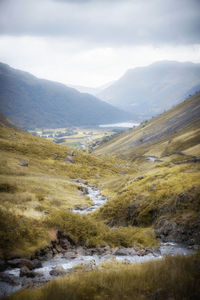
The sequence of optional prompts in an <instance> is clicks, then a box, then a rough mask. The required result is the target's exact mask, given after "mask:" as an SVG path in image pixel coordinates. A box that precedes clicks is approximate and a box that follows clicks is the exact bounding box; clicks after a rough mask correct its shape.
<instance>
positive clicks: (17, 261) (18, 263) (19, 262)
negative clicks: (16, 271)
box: [8, 258, 34, 270]
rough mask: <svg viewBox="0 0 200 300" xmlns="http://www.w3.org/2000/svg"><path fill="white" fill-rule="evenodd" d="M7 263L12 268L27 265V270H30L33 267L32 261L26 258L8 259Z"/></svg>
mask: <svg viewBox="0 0 200 300" xmlns="http://www.w3.org/2000/svg"><path fill="white" fill-rule="evenodd" d="M8 265H9V266H10V267H12V268H21V267H27V268H28V269H29V270H32V269H33V268H34V263H33V262H32V261H31V260H29V259H26V258H16V259H12V260H8Z"/></svg>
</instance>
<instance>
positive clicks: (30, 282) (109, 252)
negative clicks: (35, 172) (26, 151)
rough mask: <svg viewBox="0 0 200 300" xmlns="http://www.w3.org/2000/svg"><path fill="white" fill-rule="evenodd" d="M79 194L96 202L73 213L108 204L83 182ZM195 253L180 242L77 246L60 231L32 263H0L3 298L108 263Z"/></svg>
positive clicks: (132, 261) (0, 290)
mask: <svg viewBox="0 0 200 300" xmlns="http://www.w3.org/2000/svg"><path fill="white" fill-rule="evenodd" d="M78 182H79V184H80V191H81V193H83V194H84V195H87V196H88V197H90V199H91V200H92V201H93V205H92V206H91V207H89V208H88V207H85V208H83V207H77V208H75V209H74V210H73V212H74V213H80V214H83V213H84V214H87V213H89V212H91V211H94V210H96V209H98V208H99V207H100V206H101V205H103V204H104V203H105V201H107V198H106V197H104V196H102V195H101V192H100V190H98V189H97V188H96V187H91V186H88V185H86V184H84V183H82V181H80V180H79V181H78ZM193 252H194V250H192V249H188V248H186V247H185V246H183V245H181V244H177V243H170V242H167V243H161V245H160V247H159V248H158V249H152V248H145V249H141V248H139V247H137V246H134V247H131V248H124V247H116V248H110V247H109V246H105V247H94V248H86V247H80V246H78V245H75V244H74V243H73V241H72V240H71V239H70V237H69V236H68V235H66V234H64V233H63V232H61V231H58V232H57V238H56V240H54V241H52V242H51V245H50V246H48V247H46V248H45V249H42V250H40V251H37V252H36V253H35V255H34V257H32V259H31V260H28V259H22V258H15V259H12V260H8V261H3V262H0V271H1V273H0V297H2V296H5V295H9V294H12V293H14V292H15V291H17V290H19V289H21V288H33V287H38V286H40V285H42V284H44V283H46V282H48V281H49V280H51V279H53V278H56V277H58V276H62V275H66V274H70V273H72V272H76V271H78V270H79V271H80V270H83V271H91V270H94V269H97V268H99V264H100V263H101V262H104V261H107V260H116V261H121V262H122V263H124V264H132V263H142V262H145V261H149V260H154V259H161V258H162V257H164V256H165V255H177V254H180V255H188V254H191V253H193Z"/></svg>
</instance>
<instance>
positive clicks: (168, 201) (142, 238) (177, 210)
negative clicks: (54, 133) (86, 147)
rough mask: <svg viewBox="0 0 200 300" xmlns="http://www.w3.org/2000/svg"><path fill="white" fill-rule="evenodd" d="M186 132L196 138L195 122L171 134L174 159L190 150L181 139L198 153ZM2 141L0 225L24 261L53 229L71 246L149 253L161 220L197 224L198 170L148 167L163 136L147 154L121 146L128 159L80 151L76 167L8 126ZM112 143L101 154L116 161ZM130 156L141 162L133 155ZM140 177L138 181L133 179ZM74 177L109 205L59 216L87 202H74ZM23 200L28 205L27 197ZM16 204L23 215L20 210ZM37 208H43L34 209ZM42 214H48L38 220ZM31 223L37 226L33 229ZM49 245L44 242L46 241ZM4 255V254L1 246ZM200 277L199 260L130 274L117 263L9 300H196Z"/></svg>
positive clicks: (165, 164) (169, 159) (165, 162)
mask: <svg viewBox="0 0 200 300" xmlns="http://www.w3.org/2000/svg"><path fill="white" fill-rule="evenodd" d="M194 99H195V97H194ZM192 101H193V100H192ZM198 101H199V100H198ZM198 101H197V103H198ZM183 105H184V104H183ZM179 107H181V106H179ZM170 113H171V114H172V111H171V112H169V113H168V116H169V114H170ZM166 117H167V116H166ZM162 119H163V117H162V116H161V117H160V118H158V120H159V121H160V122H161V121H162ZM155 120H156V119H155ZM155 120H153V121H152V122H155ZM151 124H152V123H151V122H149V124H147V125H148V126H150V127H151V126H152V125H151ZM156 128H160V126H158V125H157V126H156V123H154V129H156ZM144 129H145V127H143V128H139V129H137V132H138V136H139V138H140V134H142V131H143V130H144ZM188 129H191V130H192V131H193V133H194V136H195V137H196V133H195V132H196V131H195V130H196V129H197V127H196V125H195V122H192V124H191V126H190V125H188V126H187V128H186V127H185V129H184V130H182V129H180V131H179V130H178V132H177V133H175V135H176V136H175V135H174V136H173V142H174V141H176V140H175V138H176V139H180V141H179V143H176V142H175V143H174V145H175V149H174V147H173V150H172V152H174V151H177V147H179V150H178V151H180V150H182V149H183V147H182V145H186V146H187V144H185V139H184V140H183V139H182V134H184V135H185V136H188V137H189V144H188V147H189V148H188V147H185V146H184V151H185V149H186V151H188V150H189V153H190V149H191V147H192V151H193V154H195V155H197V154H198V153H199V146H198V139H196V138H195V139H194V140H193V141H192V142H191V137H192V135H191V134H190V133H189V131H188ZM149 130H150V129H149ZM181 130H182V131H181ZM128 136H129V138H130V140H131V139H132V134H131V135H130V133H125V134H123V136H122V137H123V138H124V137H128ZM171 136H172V135H171ZM171 136H170V138H171ZM0 137H1V140H0V142H1V149H2V155H1V164H0V165H1V170H2V171H1V174H2V177H1V184H2V185H1V195H2V197H1V200H0V201H1V208H2V211H3V212H4V215H3V214H2V215H3V216H5V217H4V218H2V216H1V218H0V220H3V221H4V223H3V226H4V228H7V227H9V226H10V225H13V227H16V228H17V229H18V232H19V233H20V242H21V245H22V246H23V247H24V249H25V250H26V253H28V254H30V248H29V247H30V246H31V247H32V248H31V249H33V248H34V249H37V248H38V247H41V241H42V242H43V241H44V236H46V234H47V231H48V230H50V229H58V228H61V229H64V230H66V231H67V232H68V233H69V234H70V236H71V237H72V238H73V239H74V240H75V241H76V242H77V241H81V242H82V244H85V245H86V244H88V243H89V245H98V244H110V245H111V246H112V245H113V246H115V245H120V244H121V245H124V246H129V245H132V244H139V245H143V246H144V245H146V246H147V245H151V246H154V245H156V243H155V239H154V236H153V234H152V231H151V228H150V226H156V225H157V226H158V223H159V222H160V221H161V220H162V219H163V218H166V219H169V220H173V221H176V222H177V223H178V222H179V223H180V224H186V226H187V224H192V222H195V220H196V219H197V218H198V214H199V208H200V205H199V199H200V197H199V166H198V164H197V163H192V162H191V163H185V164H184V163H183V164H178V165H177V164H175V163H176V162H177V161H180V160H185V159H186V158H185V157H183V156H182V155H180V154H174V155H170V156H166V157H164V158H162V161H161V162H156V163H151V162H148V161H146V159H145V158H144V157H142V156H141V154H147V153H148V151H150V153H151V155H159V154H160V153H162V154H163V149H166V148H164V147H163V143H166V141H167V138H169V137H168V136H166V137H164V141H162V140H161V141H160V140H154V142H153V143H152V144H151V147H150V145H149V144H148V147H147V149H148V150H145V149H144V148H142V147H143V146H144V144H142V145H141V148H139V147H138V148H137V152H136V148H133V149H132V148H130V144H129V147H127V148H126V147H125V148H126V149H127V152H125V151H124V150H123V151H122V152H123V154H124V155H126V157H127V159H126V160H120V159H119V158H115V159H114V158H106V157H103V158H101V157H95V156H92V155H88V154H85V153H81V152H77V155H76V157H75V161H76V163H75V164H73V165H72V164H69V163H66V162H63V158H64V157H65V156H66V153H67V152H68V148H66V147H61V146H58V145H55V144H52V143H50V142H48V141H45V140H42V139H39V138H35V137H32V136H30V135H28V134H27V133H24V132H20V131H14V130H13V129H9V128H7V127H1V130H0ZM133 139H134V137H133ZM118 140H119V139H116V141H115V142H114V143H116V144H117V145H118V147H119V153H120V151H121V150H120V149H121V148H120V143H122V142H121V141H120V143H118ZM116 144H112V143H108V146H107V145H105V146H104V147H102V148H101V150H99V152H98V153H106V152H107V151H108V149H110V150H109V152H108V153H109V154H110V153H112V151H113V153H115V154H116V153H117V151H114V150H115V149H116V148H115V146H116ZM146 145H147V144H146ZM145 147H146V146H145ZM105 149H106V150H105ZM112 149H113V150H112ZM156 149H157V150H156ZM145 151H146V152H145ZM135 153H137V154H138V155H137V156H135V155H133V154H135ZM54 154H57V156H56V157H55V155H54ZM20 160H27V161H29V166H28V167H21V166H19V164H18V163H19V161H20ZM121 172H123V173H122V174H121ZM96 173H98V174H99V175H100V177H99V178H96V177H95V176H94V175H95V174H96ZM138 176H142V177H143V178H140V180H138ZM77 177H82V178H84V179H85V180H87V181H89V182H90V183H96V184H98V185H99V186H100V187H101V188H102V189H103V192H104V194H106V195H109V196H110V199H109V200H108V202H107V203H106V205H105V206H104V207H102V208H101V209H100V210H99V211H97V212H95V213H94V214H93V215H91V216H79V215H75V214H72V213H70V212H69V211H67V210H66V211H64V209H65V208H66V209H67V208H69V207H72V206H73V205H74V204H84V205H85V204H86V203H87V199H85V198H83V197H80V196H79V195H77V185H76V183H74V182H73V181H71V178H77ZM57 191H58V193H59V194H58V195H59V197H58V196H57ZM27 193H28V194H29V198H28V197H27V198H26V195H27ZM68 194H69V195H70V196H69V197H68ZM64 195H65V196H64ZM62 197H63V198H62ZM17 199H19V200H17ZM22 199H25V201H24V202H23V201H22ZM52 201H60V206H59V204H58V205H57V204H56V203H58V202H54V203H55V204H54V203H53V202H52ZM22 203H23V204H22ZM19 205H20V206H21V205H22V206H26V207H27V208H26V209H23V208H22V207H19V208H18V207H17V206H19ZM38 205H39V206H44V207H42V208H40V209H37V206H38ZM44 209H45V210H48V211H49V212H50V214H49V215H48V216H47V217H45V219H44V220H43V217H44V215H43V213H42V211H43V210H44ZM16 210H17V212H18V213H17V216H16V214H15V212H16ZM24 216H26V217H24ZM5 220H7V223H6V221H5ZM35 221H37V222H38V223H34V222H35ZM105 222H106V223H109V224H110V225H114V226H115V227H114V228H115V230H113V229H110V227H108V226H107V225H106V224H105ZM27 225H28V226H30V225H35V227H33V226H32V228H34V230H33V232H29V231H28V232H27V231H26V230H25V231H24V228H27V227H28V226H27ZM127 225H134V226H133V227H132V226H129V227H127ZM135 225H137V226H135ZM120 226H122V227H120ZM0 228H3V227H2V226H0ZM19 229H20V230H19ZM7 236H8V234H7ZM9 237H10V239H12V238H13V236H9ZM48 239H49V237H48V236H47V237H46V242H48ZM0 240H2V236H1V238H0ZM88 240H89V241H88ZM18 243H19V242H18V241H17V240H16V239H14V244H11V245H10V244H9V243H8V246H9V247H10V248H9V251H12V250H13V246H14V248H15V251H16V248H19V246H20V245H19V244H18ZM28 243H29V247H28V246H27V244H28ZM4 250H7V251H8V248H5V245H4ZM18 251H19V250H18ZM198 274H199V256H193V257H188V258H181V257H180V258H179V257H178V258H167V259H166V260H164V261H159V262H150V263H147V264H142V265H137V266H133V267H132V266H124V265H121V264H120V265H118V264H116V263H114V264H111V265H108V266H107V267H106V266H104V267H103V270H99V271H95V273H86V274H85V273H78V274H72V275H71V276H69V277H66V278H63V279H60V280H56V281H52V282H50V283H49V284H48V285H47V286H45V287H43V288H42V289H39V290H33V291H21V292H19V293H17V294H16V295H13V296H11V297H10V299H16V300H17V299H20V300H23V299H28V298H31V299H35V300H40V299H55V298H56V299H58V296H59V299H123V298H124V299H168V298H169V297H172V298H173V299H196V298H195V297H196V296H197V295H198V294H199V291H198V287H199V281H198V280H199V279H198V278H199V275H198ZM80 283H81V284H80Z"/></svg>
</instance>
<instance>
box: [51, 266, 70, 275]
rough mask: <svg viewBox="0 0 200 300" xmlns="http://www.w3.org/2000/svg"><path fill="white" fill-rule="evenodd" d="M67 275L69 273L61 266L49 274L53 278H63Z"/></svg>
mask: <svg viewBox="0 0 200 300" xmlns="http://www.w3.org/2000/svg"><path fill="white" fill-rule="evenodd" d="M67 273H68V271H67V270H65V269H64V268H63V266H61V265H58V266H56V267H55V268H54V269H53V270H51V271H50V272H49V274H50V275H51V276H63V275H66V274H67Z"/></svg>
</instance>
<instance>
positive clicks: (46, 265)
mask: <svg viewBox="0 0 200 300" xmlns="http://www.w3.org/2000/svg"><path fill="white" fill-rule="evenodd" d="M80 185H81V186H82V187H83V188H85V189H87V191H88V194H87V196H88V197H90V199H91V200H92V201H93V205H92V206H91V207H89V208H82V209H80V208H77V209H74V210H73V212H75V213H80V214H87V213H90V212H91V211H94V210H96V209H98V208H99V207H100V206H101V205H103V204H104V203H105V202H106V201H107V198H105V197H104V196H102V195H101V192H100V190H98V189H97V188H96V187H91V186H89V185H86V184H83V183H80ZM193 252H194V251H193V250H191V249H187V248H186V247H184V246H183V245H180V244H177V243H161V245H160V248H159V249H158V250H156V251H155V252H153V253H149V254H146V255H143V256H141V255H139V254H137V253H136V254H132V255H115V254H107V255H106V254H102V255H97V254H94V255H77V256H75V258H74V259H70V258H66V257H65V256H64V255H61V254H58V255H56V256H54V257H53V258H51V259H49V260H48V261H44V262H43V263H42V265H43V266H42V268H39V269H35V270H34V271H35V272H39V273H40V276H36V277H35V278H34V283H35V284H37V282H38V283H41V282H46V281H48V280H50V279H53V278H55V276H52V275H50V271H51V270H53V269H54V268H55V267H56V266H58V265H59V266H60V265H61V266H62V267H63V268H64V269H65V270H70V269H72V268H73V267H74V266H77V265H80V264H83V263H87V262H93V263H95V264H96V265H98V264H100V263H101V262H104V261H106V260H110V259H114V260H117V261H122V262H124V263H142V262H145V261H149V260H155V259H161V258H163V257H164V256H166V255H171V256H174V255H178V254H179V255H188V254H191V253H193ZM4 274H7V275H9V276H11V277H12V276H13V278H14V279H16V281H18V283H19V284H18V285H11V284H8V283H5V282H1V281H0V297H1V296H3V295H9V294H12V293H14V292H16V291H17V290H19V289H21V288H22V285H23V281H24V277H23V278H22V277H20V276H19V275H20V269H19V268H15V269H7V270H6V271H5V272H4Z"/></svg>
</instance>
